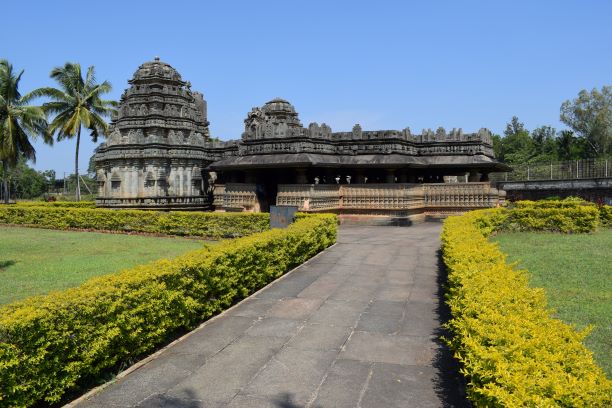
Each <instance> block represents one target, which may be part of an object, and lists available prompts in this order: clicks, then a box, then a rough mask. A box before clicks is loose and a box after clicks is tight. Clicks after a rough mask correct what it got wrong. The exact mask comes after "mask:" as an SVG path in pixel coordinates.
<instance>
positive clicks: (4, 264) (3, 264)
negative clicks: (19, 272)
mask: <svg viewBox="0 0 612 408" xmlns="http://www.w3.org/2000/svg"><path fill="white" fill-rule="evenodd" d="M16 263H17V261H13V260H12V259H9V260H8V261H0V270H2V269H4V268H8V267H9V266H13V265H15V264H16Z"/></svg>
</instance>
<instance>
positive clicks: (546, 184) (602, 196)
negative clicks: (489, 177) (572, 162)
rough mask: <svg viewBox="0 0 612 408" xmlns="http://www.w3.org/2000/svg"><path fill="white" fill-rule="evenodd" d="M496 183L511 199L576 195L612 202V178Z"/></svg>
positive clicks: (593, 200) (587, 198)
mask: <svg viewBox="0 0 612 408" xmlns="http://www.w3.org/2000/svg"><path fill="white" fill-rule="evenodd" d="M495 184H496V186H497V188H500V189H503V190H505V191H506V193H507V198H508V200H510V201H517V200H541V199H544V198H548V197H560V198H565V197H569V196H575V197H582V198H584V199H585V200H588V201H592V202H598V203H604V202H606V203H608V204H612V178H592V179H578V180H535V181H499V182H497V183H495Z"/></svg>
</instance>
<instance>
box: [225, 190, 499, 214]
mask: <svg viewBox="0 0 612 408" xmlns="http://www.w3.org/2000/svg"><path fill="white" fill-rule="evenodd" d="M504 199H505V194H504V192H503V191H499V190H498V189H496V188H494V187H492V186H491V185H490V184H489V183H436V184H411V183H396V184H342V185H333V184H332V185H321V184H281V185H279V186H278V194H277V196H276V204H277V205H290V206H296V207H298V209H299V211H305V212H327V211H330V212H336V213H340V214H363V215H368V214H369V215H392V216H399V217H401V216H410V215H414V214H431V215H435V214H443V215H446V214H454V213H461V212H465V211H469V210H473V209H478V208H490V207H495V206H497V205H499V204H500V203H503V201H504ZM257 200H258V198H257V193H256V185H255V184H247V183H228V184H226V185H222V186H221V185H220V186H215V201H214V202H215V204H217V205H216V206H215V208H216V209H217V210H233V211H235V210H239V209H240V208H242V209H243V210H244V211H253V210H254V209H256V208H257Z"/></svg>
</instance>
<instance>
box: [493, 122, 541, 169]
mask: <svg viewBox="0 0 612 408" xmlns="http://www.w3.org/2000/svg"><path fill="white" fill-rule="evenodd" d="M500 151H501V155H500V157H499V159H500V160H502V161H504V162H506V163H527V162H528V161H529V160H530V159H531V158H532V157H533V156H534V152H535V150H534V143H533V140H532V139H531V137H530V136H529V131H528V130H527V129H525V125H524V124H523V123H522V122H520V121H519V119H518V118H517V117H516V116H513V117H512V119H511V120H510V122H509V123H507V124H506V130H504V138H503V139H502V140H501V147H500Z"/></svg>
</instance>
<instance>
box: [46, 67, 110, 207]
mask: <svg viewBox="0 0 612 408" xmlns="http://www.w3.org/2000/svg"><path fill="white" fill-rule="evenodd" d="M50 76H51V78H53V79H54V80H55V81H56V82H57V83H58V85H59V88H42V89H41V90H39V92H38V95H40V96H46V97H49V98H50V99H51V102H47V103H45V104H44V105H43V109H44V110H45V112H46V113H47V114H50V115H55V116H54V118H53V121H52V122H51V124H50V125H49V129H48V135H53V134H57V140H58V141H60V140H63V139H66V138H74V137H76V151H75V164H74V172H75V175H76V181H77V189H76V199H77V201H78V200H79V199H80V194H81V192H80V178H79V146H80V140H81V128H83V127H85V128H86V129H88V130H89V131H90V134H91V137H92V140H93V141H94V142H96V141H97V140H98V136H99V135H105V134H106V133H107V132H108V123H106V121H105V120H104V117H105V116H110V115H111V113H112V112H113V111H114V107H115V106H116V105H117V104H116V102H114V101H109V100H104V99H102V96H103V95H104V94H106V93H108V92H110V91H111V89H112V87H111V84H110V83H109V82H108V81H104V82H102V83H100V84H98V83H97V82H96V76H95V70H94V67H93V66H91V67H89V68H88V69H87V73H86V74H85V77H83V74H82V71H81V66H80V65H79V64H76V63H70V62H67V63H66V64H65V65H64V66H63V67H56V68H54V69H53V70H52V71H51V74H50Z"/></svg>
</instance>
